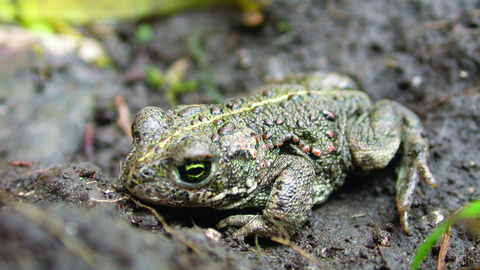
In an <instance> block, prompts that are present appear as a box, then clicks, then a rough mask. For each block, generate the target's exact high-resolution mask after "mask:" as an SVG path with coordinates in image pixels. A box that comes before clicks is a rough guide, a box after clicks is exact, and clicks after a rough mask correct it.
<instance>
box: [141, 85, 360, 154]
mask: <svg viewBox="0 0 480 270" xmlns="http://www.w3.org/2000/svg"><path fill="white" fill-rule="evenodd" d="M358 92H359V91H356V90H322V91H312V90H305V91H298V92H289V93H286V94H284V95H280V96H278V97H275V98H272V99H266V100H263V101H260V102H256V103H253V104H252V105H251V106H248V107H244V108H241V109H238V110H234V111H231V112H229V113H224V114H220V115H217V116H214V117H212V118H210V119H209V120H207V121H203V122H201V121H199V122H198V123H195V124H193V125H190V126H187V127H184V128H179V129H177V131H175V132H174V133H173V134H172V135H170V136H169V137H167V138H165V140H163V141H162V142H161V143H160V144H159V147H160V148H164V147H165V146H166V145H167V143H169V142H170V141H171V140H172V138H173V137H175V136H176V135H178V134H180V133H182V132H184V131H186V130H192V129H194V128H198V127H199V126H202V125H207V124H210V123H212V122H213V121H215V120H217V119H220V118H225V117H228V116H231V115H235V114H240V113H243V112H247V111H250V110H252V109H253V108H255V107H258V106H262V105H265V104H269V103H274V102H279V101H282V100H285V99H287V98H288V97H289V96H290V95H292V94H295V95H298V96H304V95H307V94H309V93H315V94H317V95H326V94H329V95H331V94H337V93H338V94H339V93H343V94H345V93H352V94H353V93H358ZM154 152H155V150H154V149H152V150H150V151H149V152H148V153H147V154H145V155H144V156H143V157H141V158H139V159H138V161H143V160H144V159H146V158H149V157H151V156H152V155H153V154H155V153H154Z"/></svg>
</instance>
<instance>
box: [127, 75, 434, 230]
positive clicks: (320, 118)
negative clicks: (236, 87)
mask: <svg viewBox="0 0 480 270" xmlns="http://www.w3.org/2000/svg"><path fill="white" fill-rule="evenodd" d="M289 77H290V82H288V83H285V82H284V83H278V84H272V85H269V86H265V87H262V90H261V93H258V94H256V95H254V96H252V97H246V98H234V99H230V100H228V101H226V102H224V103H222V104H219V105H216V104H213V105H189V106H180V107H177V108H175V109H173V110H171V111H168V112H164V111H163V110H162V109H160V108H156V107H147V108H145V109H142V110H141V111H140V112H139V113H138V114H137V117H136V119H135V121H134V123H133V125H132V134H133V137H134V141H133V149H132V152H131V153H130V154H129V155H128V158H127V160H126V161H125V163H124V165H123V168H122V174H121V175H120V181H121V182H122V183H124V185H125V187H126V188H127V189H128V190H129V191H130V192H131V193H132V194H133V195H134V196H136V197H138V198H140V199H142V200H145V201H147V202H150V203H153V204H159V205H166V206H173V207H212V208H215V209H238V208H247V207H256V208H262V209H264V210H263V214H262V215H236V216H232V217H229V218H227V219H225V220H222V221H221V222H220V223H219V227H220V228H224V227H226V226H241V228H240V229H239V230H238V231H237V232H236V233H235V235H234V236H235V237H240V238H241V239H243V237H245V236H249V235H252V234H254V235H258V236H263V237H267V238H270V237H272V236H282V235H283V234H285V233H287V235H288V232H293V231H294V230H296V229H297V228H299V227H300V226H301V225H303V223H305V221H306V220H307V218H308V215H309V213H310V210H311V208H312V206H313V205H316V204H319V203H323V202H324V201H325V200H326V199H327V198H328V196H329V195H330V194H331V193H332V192H333V191H335V190H337V189H338V188H339V187H340V186H341V185H343V183H344V181H345V178H346V175H347V173H348V172H349V171H351V170H352V169H353V167H354V164H355V165H356V166H357V167H359V168H360V169H363V170H364V171H365V172H369V171H370V170H372V169H382V168H384V167H385V166H387V164H388V163H389V162H390V160H391V159H392V158H393V157H394V155H395V153H396V152H397V150H398V149H399V147H400V144H402V145H403V149H404V155H403V158H402V162H401V164H400V166H399V168H398V180H397V207H398V210H399V211H400V216H401V222H402V227H403V228H404V230H405V232H407V233H409V234H410V230H409V228H408V223H407V214H408V210H410V206H411V204H412V193H413V192H414V189H415V187H416V185H417V182H418V176H417V174H418V175H419V176H420V178H422V179H423V180H425V181H426V182H427V183H428V184H430V185H432V186H434V187H436V186H437V184H436V182H435V180H434V179H433V176H432V175H431V173H430V170H429V168H428V166H427V163H426V162H427V156H428V145H427V143H426V141H425V139H424V135H423V128H422V126H421V123H420V119H419V118H418V117H417V116H416V115H415V114H414V113H413V112H411V111H410V110H408V109H407V108H405V107H404V106H402V105H400V104H398V103H396V102H393V101H389V100H383V101H379V102H377V103H376V104H374V105H373V104H372V102H371V101H370V99H369V98H368V97H367V96H366V95H365V93H362V92H360V91H355V90H352V87H354V85H355V84H354V83H353V82H352V81H351V80H350V79H349V78H347V77H343V76H340V75H338V74H335V73H322V72H316V73H312V74H297V75H294V76H289ZM348 89H349V90H348Z"/></svg>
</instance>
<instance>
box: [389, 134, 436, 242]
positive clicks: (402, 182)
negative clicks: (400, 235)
mask: <svg viewBox="0 0 480 270" xmlns="http://www.w3.org/2000/svg"><path fill="white" fill-rule="evenodd" d="M404 148H405V153H404V156H403V159H402V163H401V165H400V166H399V167H398V168H397V174H398V179H397V185H396V189H397V209H398V211H399V212H400V223H401V225H402V229H403V230H404V231H405V232H406V233H407V234H411V231H410V228H409V226H408V211H409V210H410V207H411V205H412V194H413V192H414V191H415V187H416V186H417V183H418V180H419V178H420V179H422V180H423V181H425V183H427V184H428V185H429V186H431V187H437V182H436V181H435V179H434V178H433V175H432V173H431V172H430V169H429V168H428V166H427V153H428V152H427V151H428V148H427V145H426V142H425V140H424V139H423V138H421V137H417V138H415V139H414V140H413V142H412V141H411V140H407V142H405V146H404Z"/></svg>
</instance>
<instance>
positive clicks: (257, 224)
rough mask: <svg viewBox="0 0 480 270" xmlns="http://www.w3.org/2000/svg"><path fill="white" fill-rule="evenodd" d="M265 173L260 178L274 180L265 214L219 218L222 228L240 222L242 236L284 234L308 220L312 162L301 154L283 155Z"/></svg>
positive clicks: (312, 177) (312, 172) (311, 203)
mask: <svg viewBox="0 0 480 270" xmlns="http://www.w3.org/2000/svg"><path fill="white" fill-rule="evenodd" d="M265 177H267V179H263V180H261V181H268V182H273V183H272V189H271V191H270V195H269V198H268V201H267V203H266V206H265V209H264V210H263V215H237V216H231V217H228V218H226V219H224V220H222V221H220V223H219V224H218V227H219V228H224V227H227V226H241V228H240V229H239V230H238V231H236V232H235V234H234V237H237V238H239V239H242V238H243V237H245V236H249V235H258V236H261V237H266V238H271V237H272V236H283V237H285V236H288V235H289V233H290V232H292V231H294V230H295V229H296V228H297V227H299V226H301V225H302V224H303V223H304V222H305V221H306V220H307V217H308V214H309V213H310V210H311V208H312V205H313V198H312V189H313V187H312V184H313V180H314V179H315V171H314V168H313V165H312V163H311V162H310V161H308V160H305V159H303V158H301V157H298V156H291V155H282V156H280V157H279V158H278V159H277V160H276V161H275V162H274V163H273V165H272V167H271V168H270V171H269V172H268V174H267V175H266V176H265Z"/></svg>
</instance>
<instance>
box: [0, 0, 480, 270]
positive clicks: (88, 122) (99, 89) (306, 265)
mask: <svg viewBox="0 0 480 270" xmlns="http://www.w3.org/2000/svg"><path fill="white" fill-rule="evenodd" d="M271 2H272V5H269V6H267V8H266V10H265V12H264V18H265V21H264V23H263V24H262V25H261V26H260V27H258V28H255V29H250V28H247V27H245V26H243V24H242V23H241V14H240V12H238V11H236V10H234V9H226V8H220V9H217V8H215V9H205V10H191V11H186V12H182V13H178V14H173V15H171V16H169V17H165V18H153V19H151V20H148V21H142V22H139V23H120V24H109V25H108V26H107V27H104V26H102V25H100V26H92V27H82V28H81V29H80V30H81V31H84V33H86V34H87V35H89V36H91V37H94V38H96V39H98V40H100V41H101V42H102V44H103V45H104V48H106V49H107V50H108V51H109V55H111V57H112V60H113V63H114V66H113V67H112V68H99V67H97V66H95V65H91V64H86V63H84V62H82V61H81V60H79V59H78V57H76V56H75V53H70V54H64V55H59V54H55V55H53V54H50V53H48V52H42V51H41V47H42V46H39V45H38V44H36V45H35V46H33V47H30V46H28V44H29V39H25V38H24V36H22V35H14V36H13V37H12V38H9V39H5V35H4V32H0V59H1V60H2V61H0V127H2V128H0V161H1V162H0V171H1V172H0V189H1V190H2V193H1V198H2V199H1V200H2V208H1V210H0V269H74V268H75V269H158V268H163V269H195V268H197V269H318V268H321V269H408V268H409V267H410V264H411V261H412V258H413V256H414V254H415V252H416V248H417V247H418V246H420V245H421V244H422V243H423V240H424V239H425V237H426V236H427V235H428V234H429V232H431V231H432V229H433V228H434V226H435V224H437V222H438V221H439V220H440V219H441V218H445V217H446V216H448V215H449V214H450V213H452V212H453V211H455V210H457V209H459V208H460V207H462V206H463V205H465V204H467V203H468V202H470V201H472V200H474V199H476V198H478V197H479V196H480V182H479V175H480V166H479V164H480V155H478V153H479V152H480V140H479V136H478V133H479V130H480V110H479V106H478V104H480V93H479V90H478V77H479V73H480V69H479V66H480V64H479V63H480V55H479V53H478V52H479V44H480V36H479V35H478V31H479V29H480V20H479V19H480V17H479V16H478V9H479V8H480V6H479V4H478V1H477V0H458V1H451V0H436V1H432V0H416V1H404V0H392V1H384V0H366V1H326V0H325V1H322V0H288V1H287V0H275V1H271ZM141 24H147V25H150V26H151V27H152V28H151V30H153V31H152V32H151V34H152V36H151V38H152V39H151V40H150V41H148V42H146V41H145V40H144V39H143V40H142V41H139V40H137V39H136V37H137V36H138V35H137V33H136V30H137V29H138V28H139V26H140V25H141ZM3 27H5V25H4V24H2V26H1V27H0V29H1V30H3V29H4V28H3ZM96 30H97V31H99V32H95V31H96ZM112 30H113V31H112ZM55 40H56V39H55ZM55 40H49V42H50V41H55ZM55 47H56V48H64V47H63V46H55ZM39 49H40V50H39ZM152 66H153V67H156V68H158V69H160V70H161V71H162V72H164V75H165V74H166V73H168V74H169V76H167V77H170V78H171V76H170V75H175V74H174V72H173V71H175V70H176V71H178V69H182V68H183V71H184V72H185V73H184V74H183V75H184V76H183V78H182V79H181V80H182V81H183V82H193V84H192V83H190V85H194V86H195V84H196V87H194V88H195V91H192V92H189V93H187V92H181V93H179V92H171V91H170V90H169V89H171V88H169V87H165V86H162V87H161V88H160V89H159V87H158V86H157V85H154V84H152V83H151V81H149V80H146V79H145V76H144V74H145V73H146V72H145V71H146V70H147V71H151V67H152ZM315 70H321V71H328V72H339V73H341V74H347V75H349V76H350V77H352V78H354V79H355V81H356V82H358V84H359V87H358V89H360V90H362V91H364V92H365V93H367V94H368V96H369V97H370V98H371V99H372V100H373V101H374V102H377V101H378V100H381V99H390V100H394V101H396V102H398V103H400V104H402V105H404V106H405V107H407V108H409V109H410V110H412V111H413V112H415V113H416V114H417V115H418V116H419V117H420V118H421V120H422V123H423V126H424V130H425V134H427V137H428V142H429V149H430V157H429V163H428V165H429V167H430V169H431V171H432V173H433V174H434V175H435V179H436V180H437V182H438V187H437V188H436V189H432V188H430V187H429V186H427V185H426V184H425V183H423V182H420V183H419V184H418V186H417V188H416V191H415V192H414V194H413V203H412V206H411V211H410V217H409V222H410V228H411V232H412V235H407V234H405V233H404V232H403V230H402V229H401V226H400V218H399V215H398V212H397V211H396V210H395V204H396V202H395V192H396V190H395V179H396V177H397V175H396V173H395V168H396V167H398V165H400V163H401V158H394V159H393V160H392V162H391V163H390V165H387V167H386V168H384V169H382V170H373V171H371V172H370V173H369V174H368V176H367V177H362V176H359V175H350V176H349V177H347V179H346V181H345V184H344V185H343V187H341V188H340V189H339V190H338V191H337V192H334V193H332V194H331V196H330V197H329V198H328V200H327V201H325V202H324V203H323V204H320V205H318V206H315V207H313V209H312V214H311V215H310V216H309V217H308V219H307V221H306V222H305V223H304V224H303V225H302V226H300V227H299V228H298V230H297V231H296V232H295V233H293V234H292V236H291V239H290V240H291V242H292V243H293V244H295V245H296V246H297V247H301V248H302V249H303V250H304V251H305V252H306V253H307V254H309V255H311V256H312V257H314V258H315V259H316V260H317V261H315V260H309V259H312V258H311V257H310V258H309V259H307V257H306V256H303V255H300V254H299V253H298V252H297V251H295V250H294V249H293V248H291V247H287V246H285V245H281V244H278V243H274V242H271V241H268V240H264V239H263V238H259V239H258V243H257V242H256V241H255V237H246V238H245V243H242V242H238V241H236V240H235V239H234V238H233V237H231V236H232V235H233V234H234V233H235V232H236V231H237V230H238V228H234V227H228V228H226V229H225V230H223V231H221V233H220V232H219V231H216V230H215V229H214V228H215V226H216V225H217V224H218V223H219V222H220V221H221V220H222V219H225V218H227V217H229V216H233V215H238V214H259V213H261V212H259V210H258V209H239V210H237V209H234V210H213V209H207V208H193V209H190V208H183V207H176V208H174V207H162V206H158V207H155V209H156V211H157V212H158V213H160V214H161V215H162V216H163V217H164V218H165V220H166V223H167V224H169V225H170V226H171V228H173V230H169V233H167V232H166V231H165V229H164V227H163V225H162V224H161V223H160V222H159V221H158V219H157V218H155V216H153V215H152V214H151V212H150V211H149V210H146V209H143V208H142V207H139V206H137V205H136V204H135V203H134V202H133V201H132V200H128V199H126V198H125V196H127V195H128V192H126V190H124V189H123V188H122V184H120V183H116V181H117V178H118V174H119V172H120V161H121V160H124V159H125V156H127V154H128V153H129V152H130V150H131V143H132V142H131V140H130V139H129V138H128V136H127V135H126V134H125V133H124V132H123V131H122V130H121V129H120V128H119V127H118V125H117V123H116V122H117V108H116V105H115V104H116V103H115V102H114V97H115V95H120V96H123V97H124V100H125V103H126V105H127V106H128V107H129V108H130V116H131V117H132V119H133V117H134V115H135V113H136V112H138V111H139V110H141V109H142V108H144V107H146V106H158V107H161V108H162V109H163V110H164V111H167V110H168V109H171V108H173V107H174V106H173V105H172V104H171V101H172V100H176V101H177V105H178V104H200V103H205V104H212V103H215V102H221V101H223V100H227V99H228V98H231V97H238V96H251V95H252V93H249V91H250V90H252V89H255V88H256V87H259V86H260V85H262V84H264V82H265V81H269V80H270V81H271V80H278V79H282V78H284V77H285V74H293V73H298V72H310V71H315ZM149 74H152V73H149ZM153 74H155V73H153ZM173 77H175V76H173ZM190 88H192V87H190ZM177 90H178V89H177ZM172 97H173V98H172ZM168 100H170V103H169V102H168ZM119 103H121V102H117V104H119ZM122 113H125V111H122ZM125 114H126V115H128V114H129V113H128V112H127V113H125ZM130 122H131V121H130ZM401 152H402V151H400V153H399V154H400V156H401ZM400 156H399V157H400ZM11 161H16V162H13V163H10V162H11ZM75 161H89V162H90V163H80V164H79V163H71V162H75ZM31 162H33V164H31ZM9 164H13V165H15V166H12V165H9ZM42 164H43V165H42ZM92 164H95V165H92ZM32 165H33V166H32ZM108 201H109V202H108ZM25 204H31V205H33V208H32V207H29V206H26V205H25ZM463 226H464V225H463V224H456V225H455V226H453V227H452V234H451V240H450V246H449V248H448V253H447V256H446V263H447V268H448V269H459V268H465V269H475V267H477V268H478V265H480V241H479V238H478V235H475V234H470V233H468V232H467V231H466V230H464V229H463ZM172 233H173V234H172ZM78 247H80V248H78ZM82 250H86V251H82ZM439 250H440V244H439V243H437V244H436V245H435V246H434V248H433V250H432V252H430V253H428V254H427V256H426V259H425V261H424V263H423V264H422V268H423V269H436V268H437V261H438V254H439Z"/></svg>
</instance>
